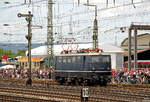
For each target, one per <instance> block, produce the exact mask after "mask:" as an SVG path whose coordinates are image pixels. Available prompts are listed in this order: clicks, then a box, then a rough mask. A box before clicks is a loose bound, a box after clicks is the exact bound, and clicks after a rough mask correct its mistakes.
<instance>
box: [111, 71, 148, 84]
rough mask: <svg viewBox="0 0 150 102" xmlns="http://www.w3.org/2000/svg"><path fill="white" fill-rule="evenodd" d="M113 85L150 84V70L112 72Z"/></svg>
mask: <svg viewBox="0 0 150 102" xmlns="http://www.w3.org/2000/svg"><path fill="white" fill-rule="evenodd" d="M112 83H131V84H150V69H145V68H144V69H131V70H128V69H119V70H112Z"/></svg>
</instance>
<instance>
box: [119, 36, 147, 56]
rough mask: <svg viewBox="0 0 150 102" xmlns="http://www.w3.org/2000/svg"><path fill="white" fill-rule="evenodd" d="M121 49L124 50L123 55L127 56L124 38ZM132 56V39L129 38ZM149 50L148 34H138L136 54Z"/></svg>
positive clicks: (126, 45)
mask: <svg viewBox="0 0 150 102" xmlns="http://www.w3.org/2000/svg"><path fill="white" fill-rule="evenodd" d="M121 48H122V49H123V50H124V55H125V56H128V38H125V39H124V40H123V41H122V43H121ZM131 48H132V54H134V50H133V49H134V37H132V38H131ZM149 48H150V34H148V33H145V34H140V35H138V36H137V52H138V53H140V52H144V51H146V50H148V49H149Z"/></svg>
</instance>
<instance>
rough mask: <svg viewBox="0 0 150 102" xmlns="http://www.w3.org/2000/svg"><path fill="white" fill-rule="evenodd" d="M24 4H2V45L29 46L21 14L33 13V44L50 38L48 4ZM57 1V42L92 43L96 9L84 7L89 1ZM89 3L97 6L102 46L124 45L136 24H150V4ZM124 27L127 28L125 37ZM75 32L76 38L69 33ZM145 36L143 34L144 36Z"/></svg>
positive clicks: (5, 0)
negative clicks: (60, 40)
mask: <svg viewBox="0 0 150 102" xmlns="http://www.w3.org/2000/svg"><path fill="white" fill-rule="evenodd" d="M26 1H27V3H26V4H24V0H0V15H1V16H0V17H1V18H0V35H1V39H0V43H2V42H11V43H13V42H17V43H26V42H27V40H26V39H25V35H26V34H27V22H26V21H25V18H18V17H17V14H18V13H28V11H31V12H32V13H33V15H34V16H33V23H32V25H33V27H32V34H33V38H32V42H33V43H37V42H38V43H44V42H45V41H46V36H47V0H31V1H32V3H31V4H29V3H28V1H29V0H26ZM77 1H78V0H55V1H54V0H53V2H54V3H55V4H54V5H53V18H54V19H53V26H54V28H53V32H54V37H55V41H58V40H59V38H66V37H74V38H76V41H79V42H82V41H84V42H90V41H92V39H91V36H92V29H93V20H94V14H95V13H94V12H95V10H94V7H88V6H85V5H83V4H85V3H87V2H86V0H80V4H79V5H78V2H77ZM108 1H109V2H108V5H107V6H106V0H89V3H90V4H93V5H97V9H98V11H97V13H98V17H97V18H98V26H99V42H100V43H105V42H106V43H112V44H117V45H120V43H121V41H122V40H123V39H124V38H126V37H127V28H128V27H129V26H130V24H131V23H132V22H138V24H150V23H149V21H150V16H149V15H150V6H149V5H150V0H134V5H132V4H131V0H116V1H115V5H114V3H113V0H108ZM120 27H125V28H126V29H125V32H124V33H121V31H120ZM69 32H72V33H73V34H72V35H69V34H68V33H69ZM141 33H143V32H139V34H141Z"/></svg>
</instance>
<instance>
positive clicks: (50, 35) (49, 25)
mask: <svg viewBox="0 0 150 102" xmlns="http://www.w3.org/2000/svg"><path fill="white" fill-rule="evenodd" d="M53 41H54V39H53V1H52V0H48V14H47V57H48V64H47V67H48V68H50V67H51V66H54V52H53Z"/></svg>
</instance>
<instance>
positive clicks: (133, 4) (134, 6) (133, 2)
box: [131, 0, 136, 8]
mask: <svg viewBox="0 0 150 102" xmlns="http://www.w3.org/2000/svg"><path fill="white" fill-rule="evenodd" d="M131 2H132V5H133V7H134V8H136V7H135V5H134V2H133V0H132V1H131Z"/></svg>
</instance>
